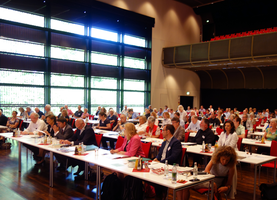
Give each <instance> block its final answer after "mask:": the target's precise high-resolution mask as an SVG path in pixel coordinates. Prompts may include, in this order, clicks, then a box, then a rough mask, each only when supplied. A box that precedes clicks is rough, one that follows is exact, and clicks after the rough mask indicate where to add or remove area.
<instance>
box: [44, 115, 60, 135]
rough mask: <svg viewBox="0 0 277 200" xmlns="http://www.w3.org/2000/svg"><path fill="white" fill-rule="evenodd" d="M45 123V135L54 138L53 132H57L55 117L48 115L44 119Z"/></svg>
mask: <svg viewBox="0 0 277 200" xmlns="http://www.w3.org/2000/svg"><path fill="white" fill-rule="evenodd" d="M46 122H47V124H48V126H47V131H45V133H46V134H47V135H48V136H51V137H54V136H55V130H57V128H58V126H57V123H56V117H55V115H48V116H47V117H46Z"/></svg>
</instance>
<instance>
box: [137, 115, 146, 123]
mask: <svg viewBox="0 0 277 200" xmlns="http://www.w3.org/2000/svg"><path fill="white" fill-rule="evenodd" d="M139 118H141V119H143V121H144V122H146V121H147V119H146V117H145V116H144V115H141V116H139Z"/></svg>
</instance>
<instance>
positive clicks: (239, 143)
mask: <svg viewBox="0 0 277 200" xmlns="http://www.w3.org/2000/svg"><path fill="white" fill-rule="evenodd" d="M241 142H242V138H239V139H238V142H237V147H238V150H239V151H240V147H241Z"/></svg>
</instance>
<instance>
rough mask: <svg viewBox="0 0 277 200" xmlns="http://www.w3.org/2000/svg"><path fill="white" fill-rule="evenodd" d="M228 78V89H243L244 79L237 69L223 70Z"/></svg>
mask: <svg viewBox="0 0 277 200" xmlns="http://www.w3.org/2000/svg"><path fill="white" fill-rule="evenodd" d="M224 71H225V73H226V74H227V76H228V89H238V88H243V87H244V79H243V76H242V74H241V72H240V71H239V70H237V69H228V70H224Z"/></svg>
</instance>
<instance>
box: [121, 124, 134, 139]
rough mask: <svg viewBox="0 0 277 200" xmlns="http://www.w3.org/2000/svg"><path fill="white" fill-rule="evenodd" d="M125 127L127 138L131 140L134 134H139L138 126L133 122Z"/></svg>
mask: <svg viewBox="0 0 277 200" xmlns="http://www.w3.org/2000/svg"><path fill="white" fill-rule="evenodd" d="M124 128H125V132H126V137H127V140H130V139H131V138H132V137H133V136H134V135H136V134H137V130H136V127H135V125H134V124H133V123H127V124H126V125H125V126H124Z"/></svg>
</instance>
